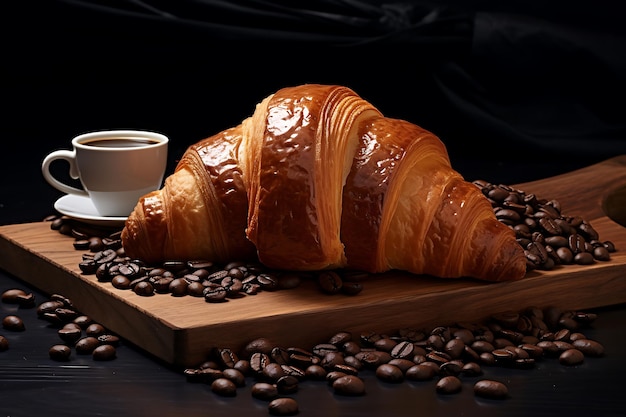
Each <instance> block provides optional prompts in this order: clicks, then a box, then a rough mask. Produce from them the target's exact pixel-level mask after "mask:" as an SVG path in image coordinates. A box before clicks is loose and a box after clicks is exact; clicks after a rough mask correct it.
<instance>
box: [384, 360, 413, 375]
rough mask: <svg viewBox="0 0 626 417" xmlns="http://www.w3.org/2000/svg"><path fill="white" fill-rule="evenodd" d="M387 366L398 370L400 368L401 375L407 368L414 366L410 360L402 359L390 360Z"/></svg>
mask: <svg viewBox="0 0 626 417" xmlns="http://www.w3.org/2000/svg"><path fill="white" fill-rule="evenodd" d="M388 364H389V365H393V366H397V367H398V368H400V370H401V371H402V373H403V374H404V373H406V371H408V370H409V368H411V367H413V366H415V362H413V361H412V360H409V359H403V358H394V359H392V360H390V361H389V362H388Z"/></svg>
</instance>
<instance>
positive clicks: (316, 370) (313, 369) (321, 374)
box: [304, 365, 327, 381]
mask: <svg viewBox="0 0 626 417" xmlns="http://www.w3.org/2000/svg"><path fill="white" fill-rule="evenodd" d="M304 373H305V376H306V377H307V378H308V379H312V380H317V381H322V380H324V379H326V375H327V371H326V369H324V368H323V367H321V366H320V365H310V366H308V367H307V368H306V369H305V371H304Z"/></svg>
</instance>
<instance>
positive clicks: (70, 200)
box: [54, 194, 127, 227]
mask: <svg viewBox="0 0 626 417" xmlns="http://www.w3.org/2000/svg"><path fill="white" fill-rule="evenodd" d="M54 208H55V209H56V210H57V211H58V212H59V213H61V214H64V215H66V216H68V217H71V218H73V219H76V220H80V221H82V222H85V223H89V224H93V225H97V226H109V227H121V226H124V222H125V221H126V219H127V218H126V217H108V216H106V217H105V216H101V215H100V214H99V213H98V211H97V210H96V208H95V207H94V205H93V203H92V202H91V200H90V199H89V197H83V196H79V195H71V194H67V195H64V196H63V197H61V198H59V199H58V200H57V201H56V202H55V203H54Z"/></svg>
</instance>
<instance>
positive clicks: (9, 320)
mask: <svg viewBox="0 0 626 417" xmlns="http://www.w3.org/2000/svg"><path fill="white" fill-rule="evenodd" d="M2 327H3V328H4V329H6V330H10V331H12V332H22V331H24V330H26V326H24V321H23V320H22V319H21V318H20V317H19V316H16V315H13V314H10V315H8V316H5V317H4V318H3V319H2Z"/></svg>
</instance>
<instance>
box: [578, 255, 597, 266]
mask: <svg viewBox="0 0 626 417" xmlns="http://www.w3.org/2000/svg"><path fill="white" fill-rule="evenodd" d="M574 263H575V264H578V265H591V264H593V263H594V258H593V254H591V253H589V252H579V253H577V254H576V255H574Z"/></svg>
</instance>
